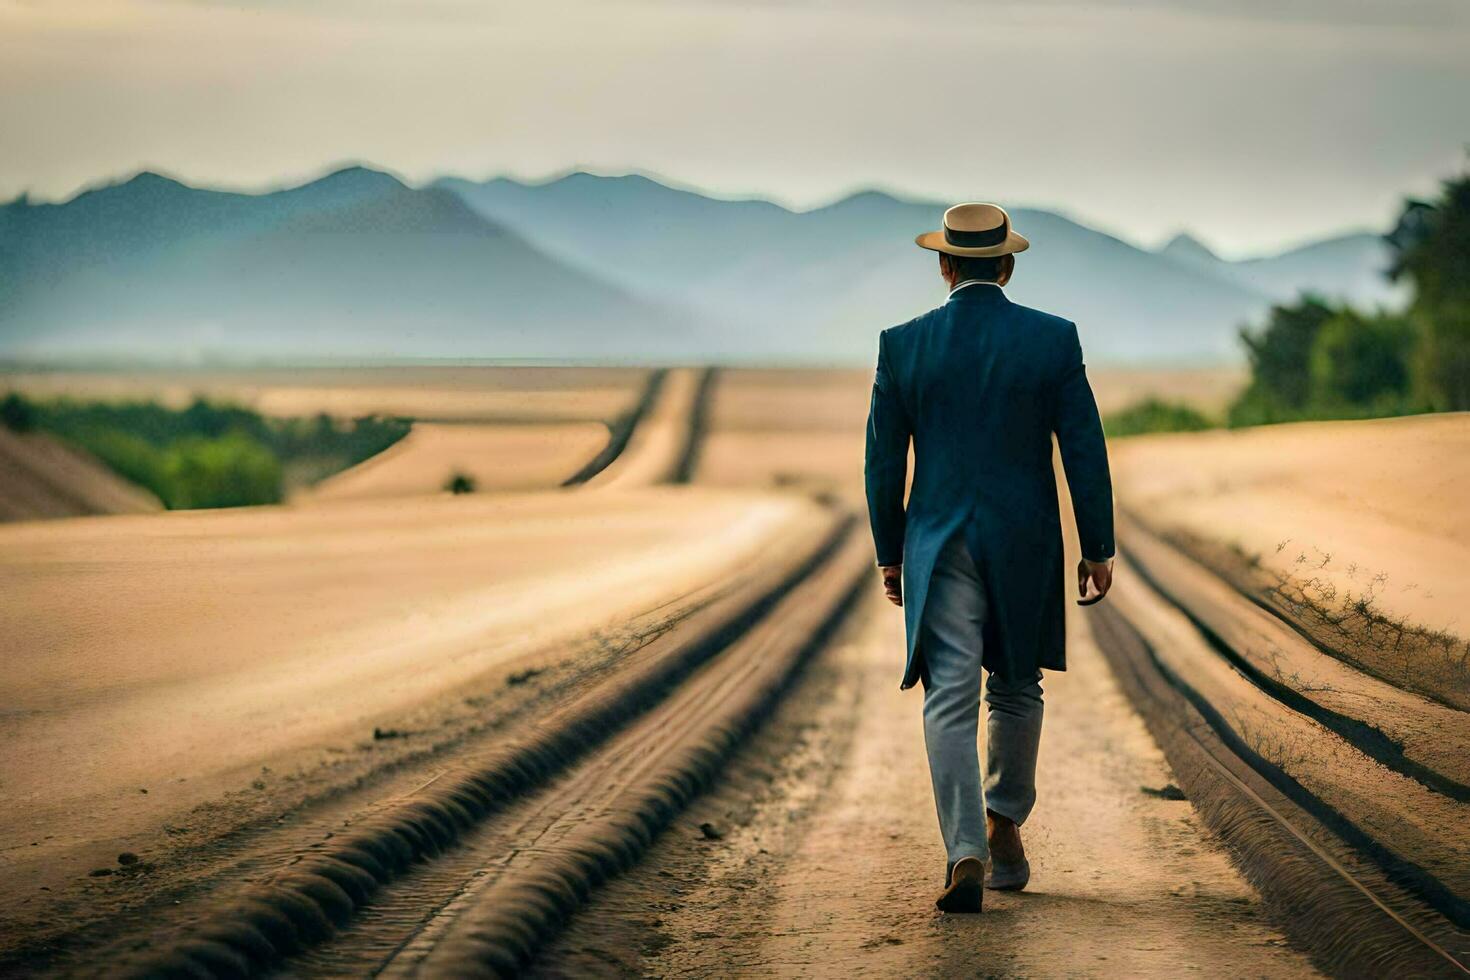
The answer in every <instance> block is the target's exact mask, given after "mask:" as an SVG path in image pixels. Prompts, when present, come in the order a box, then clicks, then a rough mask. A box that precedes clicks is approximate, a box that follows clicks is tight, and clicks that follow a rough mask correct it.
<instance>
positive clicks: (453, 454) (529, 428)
mask: <svg viewBox="0 0 1470 980" xmlns="http://www.w3.org/2000/svg"><path fill="white" fill-rule="evenodd" d="M607 440H608V429H607V426H606V425H603V424H602V423H601V422H566V423H556V424H549V425H538V424H523V425H515V424H505V425H481V424H473V423H467V424H463V425H455V424H448V423H440V422H415V423H414V425H413V428H412V429H411V430H410V431H409V434H408V435H407V436H405V437H404V438H403V439H402V440H400V441H399V442H397V443H395V444H394V445H392V446H390V447H389V448H388V449H387V450H386V451H384V452H381V453H379V454H378V455H376V456H374V457H372V458H371V459H369V460H367V461H366V462H363V463H360V464H358V465H357V466H354V467H352V468H351V469H349V470H344V471H343V472H341V473H338V474H336V475H334V476H331V477H328V478H327V479H326V480H324V481H322V482H321V483H319V484H317V485H316V486H314V487H312V488H311V489H310V490H309V491H307V492H305V493H303V494H302V495H301V500H302V502H313V501H325V500H353V499H363V498H370V497H406V496H413V495H416V494H426V493H441V492H443V491H444V489H445V485H446V484H447V483H448V481H449V480H450V478H451V477H453V476H454V475H456V474H464V475H466V476H468V477H469V478H470V479H472V480H473V481H474V484H475V490H476V491H477V492H486V491H491V492H496V491H515V490H543V489H549V488H552V487H558V486H561V485H562V483H564V482H565V481H566V479H567V478H568V477H570V476H571V475H572V474H574V473H576V472H577V470H578V469H579V468H580V467H582V466H583V465H584V464H585V463H586V462H587V461H588V460H589V459H591V458H592V457H593V456H595V455H596V454H597V453H598V452H599V451H600V450H601V449H602V448H603V447H604V446H606V445H607Z"/></svg>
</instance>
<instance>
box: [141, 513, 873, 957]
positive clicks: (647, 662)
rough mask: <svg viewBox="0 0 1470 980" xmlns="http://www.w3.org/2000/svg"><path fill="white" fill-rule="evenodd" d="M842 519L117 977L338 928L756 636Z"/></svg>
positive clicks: (833, 540)
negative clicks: (501, 739) (513, 734)
mask: <svg viewBox="0 0 1470 980" xmlns="http://www.w3.org/2000/svg"><path fill="white" fill-rule="evenodd" d="M852 527H853V522H852V520H851V518H850V517H842V518H839V517H837V516H835V515H834V518H833V522H832V524H831V525H830V526H829V528H828V529H827V531H826V533H825V536H824V537H816V538H814V539H813V540H808V541H804V542H793V543H792V547H790V548H786V549H782V551H783V556H787V557H786V560H785V561H784V562H781V561H779V560H778V562H777V563H775V564H773V565H771V566H765V567H763V569H762V571H761V573H760V574H758V575H757V576H756V577H755V579H754V580H753V581H751V582H750V583H747V584H746V585H745V586H744V587H743V588H740V589H738V590H736V591H735V592H733V593H732V594H729V595H726V596H723V597H720V598H717V599H715V600H714V601H712V602H711V603H710V604H709V605H708V606H707V607H705V608H704V609H701V610H700V611H699V612H697V613H695V614H694V615H692V616H691V617H690V618H689V619H688V620H687V621H686V623H685V624H683V625H681V626H680V627H679V628H677V629H676V630H674V631H673V632H672V633H669V634H667V635H665V636H664V637H661V638H659V639H658V640H655V641H654V642H653V643H652V644H650V646H649V648H648V649H647V651H646V655H645V656H644V657H643V658H642V663H641V664H640V665H638V666H634V667H631V668H630V669H629V670H628V671H626V672H625V673H623V674H621V675H619V676H617V677H615V678H611V679H610V680H609V681H608V682H607V683H605V684H604V685H602V686H600V687H598V688H595V689H593V690H592V691H590V692H588V693H587V694H585V695H584V696H582V697H580V698H578V699H576V700H574V701H573V702H572V703H570V704H568V705H566V706H565V707H563V708H562V709H561V710H559V711H557V712H555V713H554V714H553V715H552V716H551V717H549V718H548V719H546V721H544V722H543V723H541V724H540V725H538V726H536V728H535V729H534V730H533V731H532V732H531V733H530V734H528V735H527V736H525V737H523V738H521V739H519V740H516V741H514V742H512V743H510V744H508V745H505V746H502V747H500V748H498V749H497V750H495V751H493V752H491V753H489V754H487V755H486V756H484V757H483V758H481V759H480V760H478V761H477V762H475V763H473V764H471V765H469V766H466V767H462V768H460V769H457V770H454V771H452V772H450V773H447V774H445V775H443V776H441V777H438V778H436V779H435V780H434V781H432V782H431V783H430V784H427V785H425V786H422V787H420V788H419V790H418V791H417V792H415V793H414V794H412V795H411V796H409V797H408V798H405V799H402V800H399V801H397V802H395V803H392V804H391V805H389V806H387V807H385V808H384V809H382V810H381V811H380V812H378V813H376V814H374V815H372V816H370V817H369V818H367V819H366V820H364V821H362V822H360V823H358V824H357V825H355V826H354V827H353V828H352V830H351V832H350V833H347V834H343V835H341V836H339V837H337V838H335V839H333V840H332V841H331V842H330V843H329V844H328V846H325V847H323V848H321V849H319V850H317V851H315V852H313V853H312V854H311V855H310V856H307V857H304V858H302V859H300V860H299V861H298V862H297V863H294V864H292V865H290V866H288V867H286V868H283V869H281V870H280V871H279V872H277V873H276V874H274V875H272V876H271V877H270V878H268V879H266V880H264V881H261V882H259V883H257V884H255V885H253V886H251V887H249V888H247V889H246V890H245V891H244V893H243V894H239V895H236V896H233V897H223V898H221V899H219V900H211V901H210V903H209V905H208V906H207V907H205V908H202V909H201V910H200V912H199V914H198V915H197V917H196V918H195V920H194V921H193V923H192V924H191V925H190V926H188V927H186V928H185V929H184V930H183V931H182V932H181V933H179V934H175V935H173V936H169V937H166V938H165V939H163V940H162V941H160V942H157V943H155V944H154V945H153V947H152V949H151V950H150V952H149V953H147V954H145V955H143V956H141V957H139V958H136V959H134V960H132V961H130V962H128V963H126V964H125V965H123V966H122V969H121V970H120V971H119V972H121V973H123V974H125V975H130V976H200V975H204V976H250V975H257V974H259V973H261V972H264V971H266V970H268V969H269V968H271V967H272V966H273V965H275V964H276V963H279V962H280V961H281V960H282V959H284V958H285V957H287V956H291V955H295V954H299V953H301V952H303V951H305V950H307V949H309V948H311V947H313V946H315V945H317V944H319V943H321V942H322V941H324V940H326V939H327V938H329V937H330V936H331V935H332V934H333V933H335V932H336V931H337V930H339V929H342V928H344V927H346V926H347V925H348V924H349V923H350V922H351V921H352V919H353V918H354V916H355V915H356V914H357V912H358V911H359V910H361V909H362V908H364V907H365V906H367V905H368V904H369V903H370V902H371V901H372V899H373V897H374V894H375V893H376V892H377V890H378V889H379V887H380V886H382V885H384V884H386V883H389V882H392V881H394V880H395V879H397V878H398V877H399V876H401V875H402V874H403V873H404V872H405V871H407V870H408V869H409V868H410V867H411V866H412V865H413V864H414V863H415V862H419V861H422V860H425V859H432V858H437V857H440V856H441V855H443V854H444V853H445V852H446V851H447V850H448V849H450V848H451V847H452V846H453V845H454V844H455V843H456V842H457V841H458V840H459V839H460V838H461V836H462V835H463V834H465V833H466V832H467V831H469V830H470V829H471V828H473V827H475V826H476V825H478V824H480V823H481V822H482V821H484V820H485V819H486V818H487V817H489V816H490V815H491V814H493V813H496V812H499V811H501V810H503V809H505V807H506V806H508V805H510V804H511V803H512V802H514V801H515V800H516V799H518V798H520V797H522V796H524V795H525V794H526V793H528V792H531V791H532V790H534V789H535V788H537V787H539V786H541V785H544V784H545V783H546V782H548V781H549V780H550V779H552V778H554V777H555V776H556V775H557V774H558V773H560V772H562V771H564V770H566V769H567V768H568V767H569V766H571V765H572V764H573V763H575V762H576V761H577V760H578V759H580V758H581V757H583V756H584V755H586V754H587V753H588V752H590V751H592V750H594V749H595V748H596V747H597V746H599V745H601V744H602V743H603V742H605V741H606V740H607V739H608V738H610V737H612V735H613V734H614V733H615V732H617V731H618V730H619V729H620V728H622V727H623V726H625V725H627V724H628V723H629V722H631V721H632V720H633V719H635V718H636V717H638V716H639V715H641V714H642V713H644V712H645V711H647V710H649V709H650V708H651V707H653V706H655V705H657V704H658V703H659V702H660V701H662V700H663V699H664V698H665V697H667V696H668V695H669V694H670V692H672V691H674V690H675V689H677V688H678V687H679V685H680V684H681V683H682V682H683V681H685V680H686V679H687V678H688V677H689V676H690V674H691V673H693V672H694V671H695V670H697V669H698V668H699V667H700V666H701V665H702V664H704V663H706V662H707V661H709V660H710V659H711V658H713V657H715V656H716V655H717V654H719V653H720V652H721V651H723V650H725V649H726V648H728V647H730V646H731V645H732V644H733V643H735V641H736V640H737V639H738V638H739V637H741V636H743V635H745V634H746V633H748V632H750V631H751V630H752V629H753V628H754V627H756V626H757V625H758V624H759V623H760V622H761V621H762V620H763V619H764V618H765V617H767V616H768V615H769V614H770V613H771V611H772V610H773V609H774V608H775V607H776V606H777V605H778V604H779V603H780V602H781V601H782V600H783V598H784V597H786V596H787V594H788V593H789V592H790V591H791V590H793V589H794V588H797V587H798V585H799V584H800V583H802V582H803V581H805V580H806V579H808V578H809V577H811V576H812V575H813V574H814V573H815V572H816V571H817V570H818V569H821V568H824V567H827V566H830V564H831V561H832V559H833V556H834V555H835V554H837V553H838V551H839V550H840V549H841V548H842V545H843V542H844V541H850V539H851V537H852V535H851V529H852Z"/></svg>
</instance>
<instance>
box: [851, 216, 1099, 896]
mask: <svg viewBox="0 0 1470 980" xmlns="http://www.w3.org/2000/svg"><path fill="white" fill-rule="evenodd" d="M915 241H916V242H917V244H918V245H919V246H921V247H922V248H926V249H930V250H932V251H935V252H938V253H939V272H940V275H941V276H942V277H943V278H944V280H945V281H946V282H947V283H948V284H949V287H950V291H949V298H948V300H947V301H946V302H945V303H944V305H943V306H940V307H939V308H938V309H935V310H931V311H930V312H928V313H925V314H923V315H922V316H920V317H918V318H916V319H914V320H910V321H909V322H908V323H905V324H903V325H901V326H897V327H892V328H890V329H888V330H885V331H883V332H882V334H880V335H879V338H878V370H877V375H876V377H875V378H874V381H873V396H872V402H871V406H870V409H869V415H868V438H867V460H866V467H865V472H866V484H867V494H868V514H869V518H870V521H871V523H872V528H873V541H874V544H875V545H876V547H877V552H878V566H879V571H880V574H881V577H882V582H883V587H884V590H885V592H886V593H887V595H888V598H889V599H890V600H891V601H892V602H893V603H894V604H896V605H899V606H903V607H904V618H905V625H906V628H907V646H908V650H907V659H906V662H905V666H904V673H903V680H902V683H901V687H903V688H905V689H907V688H910V687H912V686H913V685H914V684H916V683H922V684H923V686H924V743H925V748H926V750H927V751H928V755H929V771H930V775H931V777H932V779H933V784H934V802H935V805H936V806H937V808H938V811H939V829H940V833H941V835H942V837H943V838H944V847H945V850H946V852H947V856H948V866H947V868H946V871H945V887H944V891H943V892H942V893H941V895H940V896H939V899H938V901H937V903H936V904H937V905H938V907H939V908H940V909H941V910H943V911H945V912H979V911H980V909H981V905H982V900H983V896H984V891H983V888H984V887H990V888H996V889H1021V888H1024V887H1025V886H1026V882H1027V880H1028V879H1029V877H1030V864H1029V863H1028V862H1027V860H1026V855H1025V850H1024V849H1023V847H1022V844H1021V834H1020V827H1021V825H1022V824H1024V823H1025V821H1026V817H1027V816H1028V815H1029V814H1030V812H1031V808H1032V806H1033V805H1034V804H1035V802H1036V758H1037V751H1038V748H1039V746H1040V740H1041V719H1042V695H1041V671H1042V670H1043V669H1047V670H1064V669H1066V631H1065V597H1064V595H1063V587H1062V534H1061V520H1060V515H1059V510H1058V505H1057V487H1056V479H1055V477H1054V475H1053V472H1052V435H1053V434H1055V435H1056V439H1057V443H1058V445H1059V446H1060V448H1061V454H1062V464H1063V466H1064V468H1065V469H1066V474H1067V484H1068V486H1069V488H1070V489H1071V496H1072V511H1073V514H1074V515H1075V517H1076V521H1077V531H1078V535H1079V537H1080V539H1081V545H1082V560H1081V562H1080V563H1079V564H1078V566H1077V589H1078V595H1079V596H1080V599H1079V603H1080V604H1083V605H1090V604H1091V603H1093V602H1097V601H1098V600H1100V599H1102V597H1103V596H1105V595H1106V594H1107V592H1108V589H1109V587H1110V586H1111V585H1112V558H1113V496H1112V483H1111V479H1110V477H1109V474H1108V455H1107V446H1106V444H1105V443H1104V441H1103V432H1102V423H1101V422H1100V421H1099V419H1098V414H1097V404H1096V402H1095V400H1094V399H1093V395H1092V388H1091V386H1090V385H1089V384H1088V382H1087V373H1086V371H1085V369H1084V367H1083V362H1082V347H1081V345H1080V343H1079V342H1078V339H1077V328H1076V326H1075V325H1074V324H1072V323H1070V322H1069V321H1067V320H1063V319H1061V318H1060V317H1055V316H1051V315H1049V314H1046V313H1042V312H1040V311H1038V310H1033V309H1028V308H1027V307H1024V306H1021V305H1019V304H1016V303H1012V302H1011V301H1010V300H1009V299H1007V298H1006V296H1005V293H1004V292H1003V291H1002V288H1001V287H1003V286H1004V285H1005V284H1006V283H1007V282H1008V281H1009V280H1010V278H1011V275H1012V273H1013V272H1014V270H1015V262H1016V259H1015V256H1016V253H1018V252H1023V251H1025V250H1026V248H1027V247H1028V246H1029V243H1028V242H1027V241H1026V239H1025V238H1024V237H1022V236H1021V235H1020V234H1018V233H1017V232H1016V231H1015V230H1014V229H1013V228H1011V223H1010V217H1009V216H1008V215H1007V214H1006V212H1005V211H1004V210H1003V209H1002V208H1000V207H997V206H996V205H994V204H960V205H956V206H955V207H952V208H950V209H949V210H948V211H946V212H945V215H944V227H943V228H942V229H941V230H939V231H934V232H928V233H926V234H923V235H920V236H919V237H918V238H917V239H916V240H915ZM911 440H912V443H913V448H914V479H913V487H912V490H911V492H910V494H909V499H908V504H907V507H905V504H904V488H905V483H906V480H907V476H908V472H907V470H908V452H909V443H910V441H911ZM982 671H983V672H984V673H985V674H986V677H985V681H984V688H985V695H984V697H985V703H986V707H987V716H986V747H985V749H986V751H985V775H984V781H983V784H982V780H981V773H980V760H979V751H978V748H977V745H976V743H977V738H978V734H979V714H980V697H981V673H982ZM987 862H990V864H991V867H990V873H989V877H988V879H987V877H986V863H987Z"/></svg>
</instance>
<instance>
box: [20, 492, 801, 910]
mask: <svg viewBox="0 0 1470 980" xmlns="http://www.w3.org/2000/svg"><path fill="white" fill-rule="evenodd" d="M816 519H817V512H816V509H815V508H814V507H812V506H811V505H809V504H807V503H805V502H803V501H801V500H798V499H796V498H790V497H785V498H781V497H759V498H757V497H752V496H750V495H745V494H735V493H725V492H719V491H712V490H685V491H682V492H680V491H668V490H665V491H660V490H648V491H642V492H609V493H601V494H596V495H590V496H589V495H587V494H572V493H557V494H546V495H539V496H507V497H499V498H489V497H459V498H446V497H440V498H423V499H420V500H417V501H415V502H414V503H413V504H412V506H405V505H402V504H393V503H378V502H358V503H348V504H340V505H335V506H332V507H321V508H310V509H296V510H293V509H290V508H255V509H243V510H236V511H228V512H213V513H204V512H193V513H176V514H167V515H153V516H147V517H116V518H94V519H84V520H75V521H53V522H39V523H26V524H15V525H10V526H8V527H4V528H0V581H3V582H4V583H5V585H4V588H5V601H4V602H3V603H0V648H3V649H5V651H6V656H5V657H4V658H3V661H0V672H3V673H0V689H3V690H4V692H5V693H4V705H3V714H0V736H3V738H4V739H5V742H6V751H5V753H4V755H3V757H0V803H3V805H0V814H3V818H0V874H3V876H4V878H5V880H6V882H7V883H9V884H11V885H12V886H15V885H22V886H23V887H24V889H25V890H26V891H27V893H30V892H29V890H30V889H35V888H39V887H41V886H43V885H48V883H49V884H55V883H59V882H61V881H74V880H75V879H76V878H77V877H78V876H84V875H85V874H86V873H87V871H88V869H89V868H93V867H98V866H101V867H109V866H111V865H112V861H113V858H114V857H115V855H116V854H117V853H118V852H120V851H123V850H131V849H136V848H135V847H133V846H131V844H130V842H135V841H136V840H137V839H138V835H147V834H150V833H154V832H156V831H158V830H159V828H165V829H166V828H167V827H170V826H179V827H182V826H185V825H189V826H194V825H196V824H197V823H198V822H199V821H200V820H205V821H206V822H208V814H203V815H201V814H200V813H199V812H198V811H197V810H195V809H194V808H196V807H198V806H199V805H201V804H205V803H209V802H210V801H214V800H219V799H221V798H224V797H226V796H228V794H230V793H238V792H244V793H246V794H247V795H248V794H250V793H251V792H252V790H254V791H257V792H260V793H263V794H266V795H269V793H267V791H268V790H271V788H272V787H274V786H278V784H279V783H280V782H281V780H282V779H286V780H291V779H295V778H298V777H300V776H301V775H302V774H303V772H307V771H309V770H311V769H312V768H314V767H321V766H331V765H334V764H335V762H336V759H337V758H338V757H340V756H341V754H343V753H346V754H348V755H351V754H352V753H354V752H358V751H369V752H370V751H372V750H373V749H374V743H375V741H376V740H375V738H374V728H375V725H377V724H379V719H380V718H381V717H383V716H384V715H385V714H387V713H390V712H392V711H393V710H394V709H398V708H404V707H407V706H410V705H413V704H416V703H420V702H423V701H425V700H426V699H429V698H432V697H434V696H437V695H440V694H442V693H444V692H449V693H453V692H454V691H455V690H456V689H457V688H459V687H460V686H462V685H464V684H466V683H467V682H469V681H471V680H473V679H474V678H476V677H477V676H479V675H481V674H483V673H485V672H486V671H487V670H490V669H492V668H494V667H495V666H496V665H499V664H506V663H510V662H513V661H514V660H515V659H516V658H517V657H519V656H521V655H524V654H526V653H527V652H528V651H532V650H535V649H538V648H544V647H547V646H555V645H556V644H558V643H560V642H567V643H570V641H572V640H573V639H574V638H576V637H579V636H582V635H585V634H587V633H589V632H590V631H592V630H594V629H596V628H598V627H600V626H602V625H603V624H606V623H615V622H617V621H619V620H622V619H626V618H628V617H629V616H631V615H634V614H636V613H639V612H642V611H644V610H647V609H649V608H652V607H656V606H658V605H660V604H661V603H666V602H669V601H670V600H673V599H676V598H677V597H679V596H681V595H686V594H688V593H689V592H691V591H693V590H695V589H697V588H699V587H700V586H702V585H704V584H706V583H709V582H712V581H716V580H718V579H720V578H721V577H722V576H728V575H730V574H732V573H733V572H734V571H736V570H738V569H739V568H740V567H741V565H742V563H744V562H746V561H748V560H749V558H750V556H751V555H752V554H754V553H756V552H757V551H759V549H761V548H762V547H764V546H766V543H767V542H768V541H770V540H773V539H777V540H778V539H779V538H780V537H781V536H783V535H785V534H789V533H791V529H792V528H793V527H794V526H797V525H805V524H807V523H810V522H812V521H814V520H816ZM404 734H409V733H404ZM364 739H366V742H365V743H364ZM364 744H365V746H366V748H365V749H364V748H363V746H364ZM334 753H336V754H337V755H334ZM262 767H266V768H264V769H262ZM186 814H189V816H188V818H187V819H185V815H186ZM195 829H197V827H196V828H195ZM9 891H10V894H11V896H12V897H15V895H16V894H17V891H16V889H15V887H12V888H11V889H10V890H9Z"/></svg>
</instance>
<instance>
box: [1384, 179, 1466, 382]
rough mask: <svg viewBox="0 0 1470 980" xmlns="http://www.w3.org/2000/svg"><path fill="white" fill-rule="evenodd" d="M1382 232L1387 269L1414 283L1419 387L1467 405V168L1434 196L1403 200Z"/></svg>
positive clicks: (1411, 312)
mask: <svg viewBox="0 0 1470 980" xmlns="http://www.w3.org/2000/svg"><path fill="white" fill-rule="evenodd" d="M1386 237H1387V240H1388V243H1389V245H1390V246H1391V247H1392V249H1393V250H1394V253H1395V256H1394V264H1393V267H1392V270H1391V273H1390V274H1391V275H1392V276H1393V278H1395V279H1408V280H1409V281H1410V282H1411V283H1412V284H1413V287H1414V300H1413V302H1412V303H1411V304H1410V307H1409V316H1410V319H1411V320H1412V321H1413V324H1414V326H1415V327H1416V328H1417V329H1418V331H1419V333H1420V338H1419V347H1418V350H1417V352H1416V355H1415V357H1414V362H1413V367H1414V374H1415V378H1416V381H1417V384H1418V387H1419V388H1420V389H1421V391H1422V393H1423V395H1424V396H1425V397H1426V398H1427V399H1428V400H1429V401H1430V403H1431V404H1433V406H1434V407H1435V408H1438V409H1441V410H1450V411H1463V410H1466V409H1470V173H1463V174H1461V175H1460V176H1458V177H1454V178H1452V179H1450V180H1447V181H1445V182H1444V184H1443V185H1442V186H1441V191H1440V196H1439V198H1438V200H1435V201H1414V200H1411V201H1408V202H1406V204H1405V205H1404V211H1403V214H1402V215H1400V217H1399V221H1398V224H1397V226H1396V227H1395V228H1394V230H1393V231H1391V232H1389V234H1388V235H1387V236H1386Z"/></svg>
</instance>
